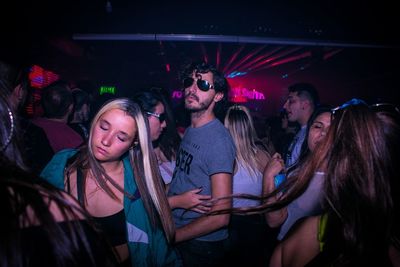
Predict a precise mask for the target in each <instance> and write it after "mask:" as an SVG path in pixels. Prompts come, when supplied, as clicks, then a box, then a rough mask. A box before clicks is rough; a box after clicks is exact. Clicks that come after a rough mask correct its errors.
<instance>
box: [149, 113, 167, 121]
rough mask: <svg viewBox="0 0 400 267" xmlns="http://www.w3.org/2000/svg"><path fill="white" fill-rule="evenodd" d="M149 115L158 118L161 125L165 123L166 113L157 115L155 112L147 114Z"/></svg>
mask: <svg viewBox="0 0 400 267" xmlns="http://www.w3.org/2000/svg"><path fill="white" fill-rule="evenodd" d="M146 114H147V115H149V116H153V117H156V118H157V119H158V120H159V121H160V123H163V122H164V121H165V113H161V114H157V113H153V112H146Z"/></svg>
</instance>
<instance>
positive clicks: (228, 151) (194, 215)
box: [168, 63, 235, 266]
mask: <svg viewBox="0 0 400 267" xmlns="http://www.w3.org/2000/svg"><path fill="white" fill-rule="evenodd" d="M181 77H182V81H183V88H184V95H185V108H186V109H187V110H188V111H189V112H190V114H191V125H190V126H189V127H188V128H187V129H186V131H185V134H184V136H183V139H182V142H181V145H180V148H179V152H178V155H177V159H176V167H175V170H174V175H173V178H172V182H171V184H170V190H169V192H168V195H169V196H170V197H174V196H176V195H179V194H182V193H184V192H186V191H189V190H193V189H198V188H201V190H202V191H201V194H204V195H211V197H212V198H213V199H216V198H219V197H223V196H228V195H230V194H232V173H233V165H234V159H235V145H234V143H233V140H232V138H231V136H230V134H229V132H228V130H227V129H226V128H225V127H224V125H223V124H222V123H221V122H220V121H219V120H218V119H217V118H216V115H215V112H216V110H217V109H218V110H220V109H221V108H222V107H221V106H222V105H223V103H224V101H226V98H227V93H228V83H227V81H226V79H225V78H224V76H223V75H222V74H221V73H220V72H219V71H217V70H216V68H215V67H213V66H211V65H208V64H205V63H198V64H190V65H188V66H186V68H184V70H183V71H182V73H181ZM231 206H232V203H231V200H220V201H218V202H213V203H211V204H210V205H204V206H201V205H198V206H197V207H196V209H190V210H186V209H181V208H175V209H173V217H174V221H175V224H176V227H177V230H176V236H175V238H176V242H177V243H178V245H177V248H178V250H179V252H180V255H181V256H182V260H183V264H184V266H221V265H222V264H223V257H224V254H225V249H226V247H227V246H226V245H227V244H226V241H227V237H228V232H227V229H226V226H227V225H228V223H229V218H230V217H229V214H219V215H212V216H211V215H209V216H207V215H204V214H202V213H206V212H209V211H211V212H213V211H217V210H221V209H227V208H231Z"/></svg>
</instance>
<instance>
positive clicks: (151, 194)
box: [66, 98, 175, 241]
mask: <svg viewBox="0 0 400 267" xmlns="http://www.w3.org/2000/svg"><path fill="white" fill-rule="evenodd" d="M112 109H120V110H122V111H124V112H126V114H127V115H129V116H131V117H132V118H133V119H134V120H135V121H136V124H137V129H138V135H137V142H138V145H137V146H135V147H134V146H132V147H131V148H130V149H129V152H128V154H129V160H130V163H131V166H132V169H133V172H134V176H135V181H136V184H137V186H138V189H139V193H140V195H141V199H142V201H143V203H144V206H145V208H146V210H147V213H148V216H149V219H150V221H151V223H152V225H153V227H155V226H156V225H157V224H159V223H161V225H162V227H163V229H164V231H165V233H166V237H167V239H168V241H172V240H173V238H174V235H175V226H174V223H173V220H172V214H171V210H170V207H169V205H168V200H167V196H166V194H165V189H164V185H163V183H162V179H161V175H160V172H159V168H158V164H157V161H156V159H155V156H154V154H153V147H152V144H151V141H150V136H149V125H148V122H147V120H146V119H145V118H144V116H143V114H142V112H141V110H140V107H139V106H138V105H137V104H136V103H134V102H133V101H131V100H129V99H127V98H118V99H114V100H111V101H109V102H107V103H106V104H105V105H103V106H102V107H101V109H100V110H99V111H98V112H97V114H96V115H95V117H94V118H93V121H92V124H91V127H90V133H89V140H88V145H87V146H85V147H83V148H82V149H81V152H82V153H79V155H78V157H77V159H76V160H75V161H74V162H73V163H72V164H71V166H69V167H68V168H67V173H66V174H67V175H69V174H70V173H71V171H73V170H76V169H77V168H78V167H82V168H83V169H85V170H86V172H85V173H86V174H87V172H88V170H89V169H90V170H91V171H92V172H93V176H94V178H95V179H96V181H97V182H98V184H99V185H100V187H101V188H102V189H103V190H104V191H105V192H106V193H107V194H108V195H109V196H110V197H112V198H114V199H116V198H117V197H116V196H115V194H114V193H113V192H112V190H111V188H110V187H109V186H108V185H107V183H106V182H107V181H108V182H110V183H111V184H112V185H113V186H114V187H115V188H117V189H118V190H119V191H120V192H123V193H124V194H125V195H127V196H128V197H129V198H134V196H132V195H131V194H129V193H128V192H126V191H124V190H123V189H122V188H121V187H120V186H119V185H118V184H117V183H116V182H115V181H114V180H113V179H112V178H111V177H110V176H109V175H108V174H107V173H106V172H105V170H104V168H103V167H102V166H101V164H100V163H99V162H98V160H97V159H96V158H95V157H94V154H93V151H92V148H91V145H90V144H91V142H92V137H93V130H94V128H95V124H96V122H97V121H98V120H99V119H100V117H101V116H102V115H103V114H104V113H106V112H107V111H109V110H112ZM132 145H133V144H132ZM85 181H86V175H83V181H82V183H83V185H85ZM84 198H85V195H84ZM157 215H158V216H157Z"/></svg>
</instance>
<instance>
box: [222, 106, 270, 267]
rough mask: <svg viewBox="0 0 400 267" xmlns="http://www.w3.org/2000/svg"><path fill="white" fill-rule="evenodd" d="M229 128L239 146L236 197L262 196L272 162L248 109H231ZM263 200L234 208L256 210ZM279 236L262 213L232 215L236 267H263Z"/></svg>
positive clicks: (236, 202)
mask: <svg viewBox="0 0 400 267" xmlns="http://www.w3.org/2000/svg"><path fill="white" fill-rule="evenodd" d="M225 127H226V128H227V129H228V130H229V132H230V134H231V136H232V139H233V141H234V143H235V146H236V156H235V170H234V175H233V194H251V195H256V196H259V197H260V196H261V194H262V179H263V175H262V172H263V170H264V168H265V165H266V164H267V163H268V161H269V160H270V155H269V153H268V152H267V151H266V150H265V149H264V147H263V146H260V145H257V142H258V141H259V140H258V137H257V135H256V131H255V129H254V125H253V119H252V117H251V115H250V111H249V110H248V108H246V107H245V106H242V105H234V106H232V107H230V108H229V109H228V111H227V114H226V116H225ZM258 205H260V201H259V200H252V199H244V198H234V199H233V207H234V208H243V207H247V208H250V207H254V206H258ZM275 237H276V233H275V232H273V231H272V230H270V229H269V227H268V225H267V224H266V222H265V218H264V217H263V216H262V215H261V214H256V215H249V216H237V215H232V216H231V219H230V225H229V241H230V246H231V255H230V256H229V260H230V261H231V264H233V265H234V266H263V265H264V264H265V262H266V261H268V260H269V257H270V255H271V254H272V251H273V248H274V245H275V244H276V241H275Z"/></svg>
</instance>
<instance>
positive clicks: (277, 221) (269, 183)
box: [263, 153, 287, 227]
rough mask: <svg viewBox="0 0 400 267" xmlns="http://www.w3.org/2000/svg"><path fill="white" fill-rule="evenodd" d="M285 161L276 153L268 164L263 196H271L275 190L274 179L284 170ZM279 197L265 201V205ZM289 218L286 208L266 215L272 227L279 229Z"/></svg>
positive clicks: (264, 177)
mask: <svg viewBox="0 0 400 267" xmlns="http://www.w3.org/2000/svg"><path fill="white" fill-rule="evenodd" d="M283 166H284V165H283V160H282V158H281V156H280V155H279V154H278V153H275V154H274V155H273V157H272V158H271V160H270V161H269V162H268V164H267V165H266V167H265V169H264V173H263V195H266V194H269V193H271V192H272V191H274V190H275V183H274V177H275V175H277V174H278V173H279V172H280V171H281V170H282V169H283ZM277 198H278V197H277V195H276V196H273V197H270V198H268V199H266V200H265V203H273V202H274V201H276V200H277ZM286 218H287V209H286V207H284V208H282V209H279V210H276V211H272V212H266V213H265V219H266V221H267V223H268V225H269V226H270V227H278V226H280V225H282V223H284V222H285V220H286Z"/></svg>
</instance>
